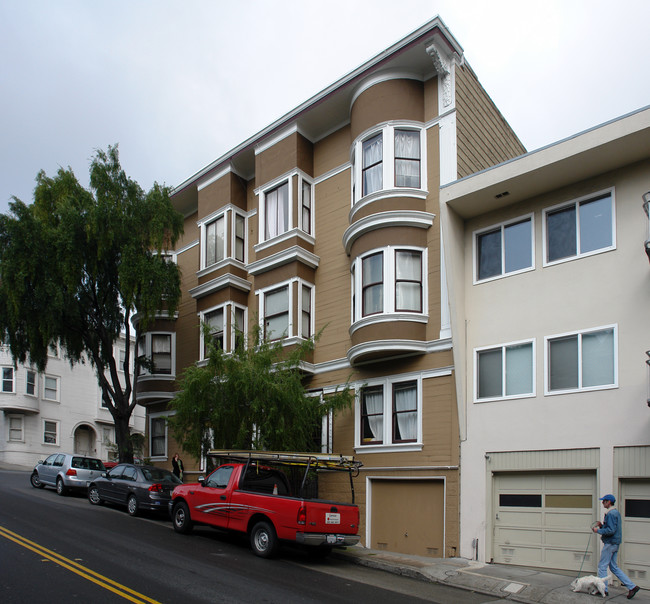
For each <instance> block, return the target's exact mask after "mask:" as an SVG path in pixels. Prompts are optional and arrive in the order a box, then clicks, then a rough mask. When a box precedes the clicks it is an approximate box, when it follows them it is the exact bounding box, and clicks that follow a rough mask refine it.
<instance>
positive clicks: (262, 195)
mask: <svg viewBox="0 0 650 604" xmlns="http://www.w3.org/2000/svg"><path fill="white" fill-rule="evenodd" d="M296 173H297V172H296V171H293V172H289V173H288V174H283V175H282V176H281V177H279V178H276V179H275V180H272V181H271V182H269V183H267V184H265V185H264V188H262V189H259V191H258V192H257V195H258V196H259V204H258V208H259V221H258V223H257V224H258V228H257V231H258V233H257V237H258V239H257V242H258V244H259V243H264V242H265V241H275V240H276V239H279V238H280V237H283V236H285V235H286V234H287V233H288V232H290V231H291V230H292V229H293V228H294V226H293V225H294V219H293V176H294V175H295V174H296ZM284 183H287V200H288V201H287V206H288V208H287V211H288V216H287V230H286V231H284V232H282V233H280V234H278V235H276V236H275V237H269V238H268V239H267V238H266V194H267V193H268V192H269V191H273V190H274V189H277V188H278V187H280V186H282V185H283V184H284Z"/></svg>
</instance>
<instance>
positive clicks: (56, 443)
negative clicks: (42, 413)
mask: <svg viewBox="0 0 650 604" xmlns="http://www.w3.org/2000/svg"><path fill="white" fill-rule="evenodd" d="M45 422H50V423H53V424H54V425H55V426H56V436H55V438H54V440H55V442H53V443H48V442H45ZM60 427H61V423H60V422H59V420H56V419H47V418H43V423H42V424H41V440H42V443H43V444H44V445H45V446H46V447H58V446H59V440H60V438H61V434H60V432H61V430H60Z"/></svg>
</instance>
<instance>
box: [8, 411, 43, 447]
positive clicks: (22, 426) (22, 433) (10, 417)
mask: <svg viewBox="0 0 650 604" xmlns="http://www.w3.org/2000/svg"><path fill="white" fill-rule="evenodd" d="M6 417H7V422H6V423H7V442H10V443H24V442H25V416H24V415H19V414H13V413H12V414H8V415H7V416H6ZM16 419H17V420H19V421H20V438H11V420H16ZM43 428H45V424H43Z"/></svg>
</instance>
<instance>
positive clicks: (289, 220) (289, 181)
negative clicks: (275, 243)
mask: <svg viewBox="0 0 650 604" xmlns="http://www.w3.org/2000/svg"><path fill="white" fill-rule="evenodd" d="M292 185H293V178H291V176H289V177H287V178H284V179H283V180H281V181H280V182H277V183H274V184H273V185H272V186H269V187H268V188H266V189H265V190H264V191H263V192H262V195H261V197H262V199H261V201H262V207H263V210H264V220H263V222H262V226H263V228H262V229H260V234H261V233H262V232H263V233H264V239H263V241H270V240H272V239H276V238H277V237H282V236H283V235H285V234H286V233H288V232H289V231H290V230H291V228H292V224H293V211H292V210H293V203H292V199H293V186H292ZM285 186H286V188H287V196H286V220H285V222H286V228H285V229H284V230H282V231H280V230H279V227H276V231H277V232H275V234H271V232H270V230H269V208H268V196H269V195H270V194H271V193H274V192H276V191H279V190H280V189H281V188H282V187H285ZM279 207H280V206H279V204H278V208H279Z"/></svg>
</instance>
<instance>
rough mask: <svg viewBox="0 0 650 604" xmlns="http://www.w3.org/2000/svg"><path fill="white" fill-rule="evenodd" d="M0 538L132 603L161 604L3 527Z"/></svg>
mask: <svg viewBox="0 0 650 604" xmlns="http://www.w3.org/2000/svg"><path fill="white" fill-rule="evenodd" d="M0 536H1V537H4V538H5V539H8V540H9V541H13V542H14V543H17V544H18V545H20V546H22V547H24V548H25V549H28V550H30V551H32V552H34V553H36V554H38V555H39V556H42V557H43V558H46V559H47V560H50V561H52V562H55V563H56V564H58V565H59V566H62V567H63V568H65V569H67V570H69V571H70V572H73V573H75V574H76V575H79V576H80V577H83V578H84V579H87V580H88V581H91V582H92V583H95V584H96V585H99V586H100V587H103V588H104V589H107V590H108V591H112V592H113V593H114V594H117V595H118V596H122V597H123V598H126V599H127V600H130V601H131V602H135V603H136V604H144V603H145V602H147V603H148V604H160V603H159V602H157V601H156V600H153V599H151V598H148V597H147V596H143V595H142V594H140V593H138V592H137V591H133V590H132V589H129V588H128V587H126V586H124V585H121V584H120V583H117V582H116V581H112V580H111V579H107V578H106V577H104V576H103V575H100V574H99V573H96V572H95V571H93V570H90V569H89V568H86V567H85V566H82V565H81V564H78V563H77V562H75V561H74V560H70V559H69V558H66V557H64V556H61V555H60V554H57V553H56V552H53V551H52V550H49V549H47V548H45V547H43V546H42V545H38V543H34V542H33V541H30V540H29V539H25V537H21V536H20V535H18V534H17V533H14V532H12V531H10V530H9V529H7V528H5V527H3V526H0Z"/></svg>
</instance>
